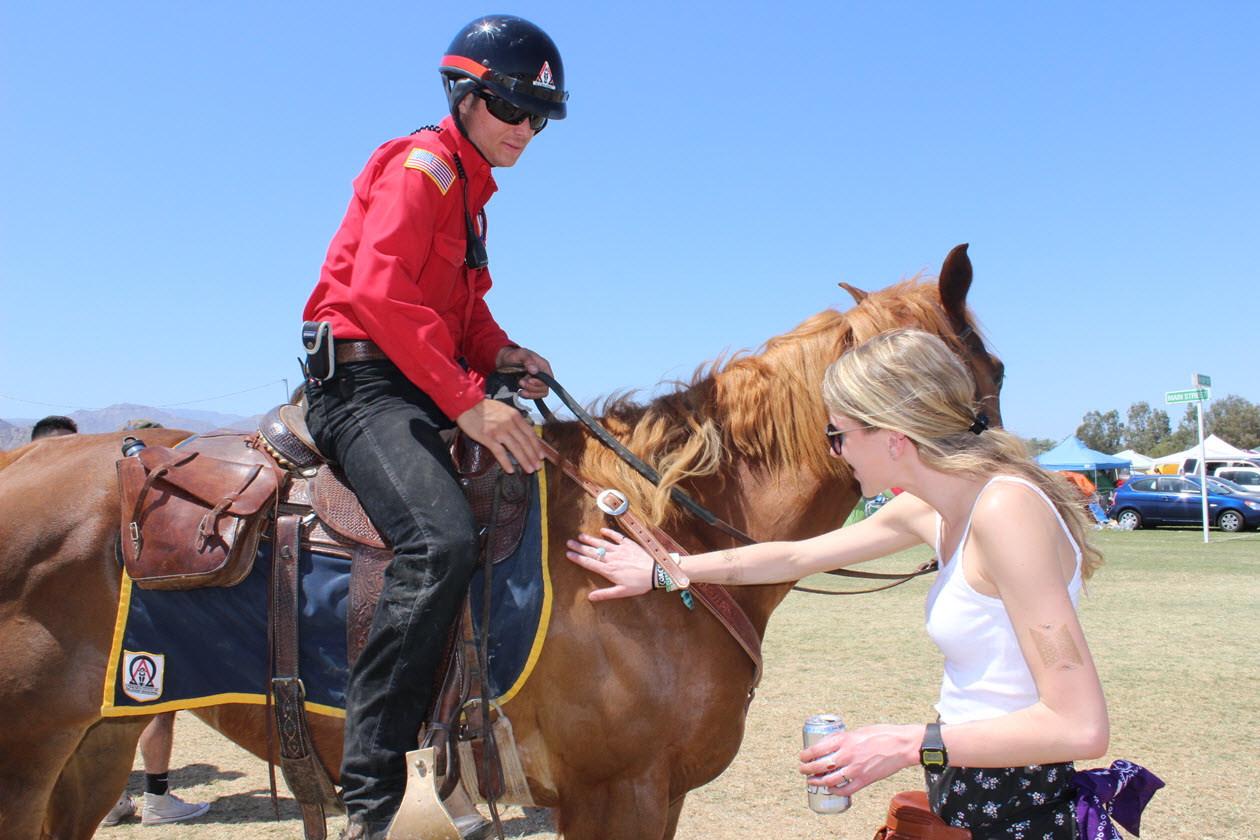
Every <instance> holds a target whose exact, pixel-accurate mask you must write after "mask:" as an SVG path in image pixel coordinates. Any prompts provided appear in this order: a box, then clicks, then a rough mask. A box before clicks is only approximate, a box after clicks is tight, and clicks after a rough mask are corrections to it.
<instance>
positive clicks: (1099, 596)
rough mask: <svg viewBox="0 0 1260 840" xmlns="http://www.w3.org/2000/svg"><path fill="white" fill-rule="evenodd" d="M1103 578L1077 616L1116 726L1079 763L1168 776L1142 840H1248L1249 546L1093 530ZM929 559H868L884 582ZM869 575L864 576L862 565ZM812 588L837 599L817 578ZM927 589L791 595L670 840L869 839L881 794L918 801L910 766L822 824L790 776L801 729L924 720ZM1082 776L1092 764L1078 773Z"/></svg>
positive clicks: (1252, 788) (1251, 819) (1254, 552)
mask: <svg viewBox="0 0 1260 840" xmlns="http://www.w3.org/2000/svg"><path fill="white" fill-rule="evenodd" d="M1094 537H1095V539H1096V543H1097V544H1098V545H1099V547H1100V548H1101V549H1102V550H1103V552H1104V553H1105V555H1106V557H1107V565H1106V566H1104V567H1103V568H1102V570H1101V571H1099V572H1098V574H1097V575H1095V577H1094V579H1093V581H1092V582H1091V583H1090V585H1089V588H1088V592H1087V594H1085V595H1083V596H1082V599H1081V607H1080V614H1081V620H1082V622H1083V624H1084V626H1085V632H1086V635H1087V637H1088V640H1089V644H1090V649H1091V651H1092V653H1093V655H1094V658H1095V660H1096V661H1097V664H1098V669H1099V672H1100V674H1101V676H1102V680H1103V685H1104V688H1105V690H1106V693H1107V700H1108V704H1109V708H1110V714H1111V731H1112V735H1111V749H1110V752H1109V754H1108V755H1107V757H1106V758H1104V759H1103V760H1101V761H1098V762H1089V763H1088V767H1102V766H1107V765H1109V764H1110V763H1111V761H1112V760H1113V759H1116V758H1127V759H1129V760H1131V761H1135V762H1137V763H1139V764H1141V765H1143V766H1145V767H1147V768H1148V769H1150V770H1151V771H1153V772H1154V773H1155V774H1156V775H1158V776H1159V777H1160V778H1162V779H1163V780H1164V781H1165V782H1166V784H1167V787H1165V788H1164V789H1163V790H1161V791H1159V792H1158V793H1157V794H1156V795H1155V797H1154V799H1153V800H1152V801H1151V804H1150V806H1149V807H1148V808H1147V810H1146V814H1145V817H1144V821H1143V825H1142V828H1143V832H1142V836H1143V837H1144V838H1157V840H1158V839H1159V838H1187V840H1188V838H1196V840H1198V838H1212V840H1227V838H1228V840H1236V838H1257V837H1260V802H1258V801H1257V794H1256V788H1257V783H1258V782H1260V769H1257V761H1256V759H1257V756H1260V734H1258V733H1260V728H1258V726H1257V719H1258V718H1260V692H1258V691H1257V677H1260V534H1257V533H1246V534H1242V535H1227V534H1223V533H1221V532H1219V531H1213V532H1212V533H1211V542H1210V543H1209V544H1207V545H1204V543H1203V535H1202V532H1201V531H1192V530H1185V531H1174V530H1167V529H1161V530H1146V531H1100V532H1095V534H1094ZM928 556H930V553H929V551H928V550H927V549H926V548H921V549H917V550H913V551H909V552H906V553H905V554H904V555H901V556H898V557H895V558H889V559H888V560H884V561H880V563H879V564H878V566H880V567H883V568H886V569H888V570H892V569H894V568H899V569H906V568H911V567H913V565H915V564H916V563H918V562H921V561H922V560H923V559H926V558H927V557H928ZM874 565H876V564H872V566H874ZM809 584H810V585H818V586H820V587H822V586H831V587H833V588H844V587H843V586H842V585H841V579H837V578H829V577H826V576H820V577H816V578H812V579H811V580H810V581H809ZM927 588H928V583H927V581H926V580H919V581H914V582H911V583H908V584H906V585H904V586H901V587H898V588H897V589H893V590H889V591H887V592H882V593H876V594H871V595H862V596H836V597H825V596H818V595H808V594H801V593H793V594H792V595H790V596H789V597H788V599H787V600H786V601H785V602H784V604H783V605H782V606H781V607H780V608H779V609H778V611H776V613H775V615H774V617H773V618H772V620H771V624H770V628H769V632H768V634H767V638H766V647H765V656H766V676H765V679H764V681H763V683H762V687H761V690H760V691H759V692H758V696H757V699H756V700H755V701H754V702H753V706H752V709H751V710H750V717H749V724H748V732H747V735H746V738H745V742H744V747H743V749H742V750H741V752H740V755H739V757H738V758H737V759H736V760H735V762H734V764H732V766H731V767H730V768H729V769H728V770H727V771H726V773H724V774H723V775H722V776H721V777H720V778H718V779H717V780H716V781H714V782H713V783H711V784H709V785H708V786H706V787H705V788H703V789H701V790H699V791H696V792H695V793H693V794H692V795H691V797H689V806H688V808H687V809H686V810H684V812H683V817H682V824H681V826H680V830H679V836H680V837H706V838H714V840H716V838H719V837H722V838H726V837H749V838H752V837H763V836H766V834H767V831H768V829H769V828H771V827H772V828H773V834H774V836H778V837H813V836H818V835H820V834H821V835H826V836H829V837H840V838H854V840H858V839H859V838H860V840H868V838H870V837H871V835H872V834H873V833H874V831H875V828H876V827H877V826H878V825H879V824H880V823H881V822H882V818H883V815H884V812H885V810H886V808H887V803H888V799H889V798H890V797H891V796H892V794H893V793H895V792H897V791H899V790H909V789H912V788H921V787H922V783H923V778H922V775H921V773H919V772H916V771H914V770H905V771H902V772H901V773H899V774H898V775H896V776H894V777H893V778H891V779H888V780H885V781H884V782H881V783H879V784H877V785H874V786H872V787H871V788H868V789H867V790H865V791H862V792H861V793H859V794H858V795H857V796H856V797H854V803H853V807H852V809H850V810H849V811H848V812H847V813H844V814H840V815H836V816H819V815H815V814H813V813H811V812H810V811H809V810H808V809H807V808H806V806H805V793H804V789H803V785H802V784H801V782H800V777H799V775H798V774H797V773H796V772H795V770H794V767H795V759H794V757H795V754H796V751H797V750H798V749H799V741H800V727H801V722H802V721H803V720H804V719H805V718H806V717H807V716H809V715H811V714H816V713H819V712H838V713H840V714H842V715H843V716H844V717H845V719H846V721H847V722H848V723H849V725H850V726H860V725H863V724H867V723H877V722H893V723H907V722H917V721H926V720H928V719H929V718H930V717H931V716H932V715H933V714H934V713H933V711H932V703H933V702H934V701H935V699H936V694H937V691H938V689H939V682H940V667H941V665H940V658H939V655H938V654H937V652H936V649H935V647H934V646H933V645H932V643H931V641H930V640H929V639H928V638H927V635H926V633H925V632H924V630H923V604H924V598H925V595H926V592H927ZM1081 769H1086V767H1084V766H1083V767H1081Z"/></svg>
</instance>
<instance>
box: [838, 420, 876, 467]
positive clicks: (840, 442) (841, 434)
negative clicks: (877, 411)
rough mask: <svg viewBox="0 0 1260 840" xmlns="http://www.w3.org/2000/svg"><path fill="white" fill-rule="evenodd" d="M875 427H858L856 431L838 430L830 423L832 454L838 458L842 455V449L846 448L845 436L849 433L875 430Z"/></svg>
mask: <svg viewBox="0 0 1260 840" xmlns="http://www.w3.org/2000/svg"><path fill="white" fill-rule="evenodd" d="M873 428H875V427H874V426H858V427H857V428H855V429H837V428H836V427H835V426H833V425H831V424H830V423H828V424H827V443H828V444H829V445H830V446H831V451H832V453H833V454H834V455H835V456H836V457H837V458H840V457H842V456H841V455H840V447H842V446H844V436H845V435H846V434H848V433H849V432H858V431H861V430H862V429H873Z"/></svg>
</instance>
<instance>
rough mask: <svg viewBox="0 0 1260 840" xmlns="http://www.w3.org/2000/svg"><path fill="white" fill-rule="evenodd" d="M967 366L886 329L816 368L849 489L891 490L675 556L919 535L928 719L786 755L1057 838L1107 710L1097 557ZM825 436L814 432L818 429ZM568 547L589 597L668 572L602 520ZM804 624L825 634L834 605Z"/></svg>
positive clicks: (1004, 835)
mask: <svg viewBox="0 0 1260 840" xmlns="http://www.w3.org/2000/svg"><path fill="white" fill-rule="evenodd" d="M974 394H975V385H974V382H973V380H972V378H971V375H970V373H969V372H968V371H967V369H966V368H965V367H964V366H963V365H962V363H961V362H960V361H959V360H958V358H957V357H956V356H955V355H954V354H953V353H951V352H950V350H949V349H948V347H947V346H946V345H945V343H944V342H943V341H941V340H940V339H939V338H937V337H936V336H933V335H929V334H928V333H925V332H921V331H917V330H896V331H892V332H888V333H884V334H882V335H880V336H877V337H876V338H874V339H872V340H870V341H868V342H866V343H865V344H862V345H860V346H858V347H856V348H854V349H853V350H850V351H849V352H847V353H846V354H845V355H843V356H842V357H841V358H840V359H839V360H837V361H836V362H835V363H834V364H833V365H832V366H831V367H830V368H829V369H828V371H827V374H826V376H825V378H824V382H823V396H824V401H825V402H826V405H827V408H828V411H829V413H830V420H831V424H830V425H829V426H828V428H827V431H826V436H827V440H828V441H829V442H830V444H831V450H832V453H833V454H834V455H835V456H836V457H841V458H844V459H845V460H846V461H847V462H848V463H849V465H850V466H851V467H852V468H853V475H854V478H855V479H856V480H857V481H858V482H859V484H860V485H861V487H862V492H863V494H866V493H874V492H876V491H878V490H879V489H881V488H884V487H901V488H904V490H905V492H904V493H901V494H900V495H898V496H897V497H896V498H895V499H893V500H892V501H890V502H888V503H887V504H886V505H884V506H883V508H881V509H880V510H879V512H878V513H876V514H875V515H873V516H871V517H869V518H867V519H865V520H863V521H861V522H858V523H856V524H854V525H851V526H848V527H845V528H841V529H839V530H836V531H832V532H831V533H828V534H823V535H822V536H819V537H815V538H813V539H807V540H803V541H800V542H771V543H762V544H759V545H752V546H746V547H739V548H734V549H728V550H723V551H715V552H710V553H707V554H697V555H693V556H690V557H683V558H681V565H682V568H683V570H684V571H686V573H687V574H688V575H689V576H690V577H691V579H692V580H696V581H704V582H711V583H719V584H736V583H738V584H763V583H781V582H787V581H796V580H799V579H801V578H804V577H807V576H809V575H811V574H814V573H816V572H823V571H827V570H830V569H836V568H842V567H846V566H852V565H854V564H856V563H861V562H863V561H866V560H872V559H875V558H877V557H882V556H885V555H888V554H892V553H895V552H898V551H902V550H905V549H907V548H911V547H913V546H915V545H917V544H920V543H925V544H927V545H929V546H932V547H933V548H935V549H936V552H937V556H938V557H939V558H940V561H941V568H940V571H939V572H938V573H937V576H936V580H935V582H934V583H933V585H932V587H931V589H930V591H929V593H928V597H927V629H928V634H929V636H931V638H932V640H933V641H934V642H935V643H936V645H937V646H938V647H939V648H940V650H941V652H942V654H943V655H944V660H945V669H944V670H945V674H944V678H943V680H942V684H941V692H940V700H939V702H938V703H937V704H936V711H937V715H934V716H932V718H930V719H929V722H927V723H915V724H901V725H893V724H876V725H872V726H863V727H860V728H856V729H852V730H849V731H846V732H840V733H836V734H834V735H830V736H828V737H827V738H824V739H823V740H822V741H820V742H819V743H818V744H816V745H814V746H812V747H810V748H808V749H806V750H804V751H803V752H801V754H800V761H801V764H800V766H799V769H800V771H801V772H802V773H804V774H805V775H806V776H807V777H808V780H809V783H810V784H814V785H820V786H824V787H826V788H827V789H828V790H829V791H830V792H832V793H835V794H839V795H849V794H852V793H855V792H857V791H860V790H861V789H862V788H864V787H866V786H867V785H869V784H871V783H872V782H875V781H878V780H880V779H884V778H886V777H888V776H891V775H892V774H894V773H896V772H898V771H900V770H902V769H904V768H907V767H911V766H915V765H920V764H922V765H923V767H924V768H925V770H924V772H925V780H926V784H927V789H928V800H929V803H930V805H931V807H932V810H933V811H934V812H935V813H936V814H937V815H939V816H940V817H942V818H943V819H945V820H946V821H947V822H948V823H950V824H951V825H955V826H959V827H963V828H967V829H969V830H970V831H971V832H972V837H973V840H997V838H1001V840H1013V838H1016V837H1028V838H1033V837H1035V838H1038V840H1069V838H1075V837H1076V836H1077V833H1076V810H1075V806H1076V795H1075V791H1074V790H1073V788H1072V785H1071V782H1072V778H1073V776H1074V768H1073V765H1072V762H1073V761H1075V760H1079V759H1086V758H1095V757H1098V756H1101V755H1103V753H1105V752H1106V750H1107V744H1108V740H1109V732H1110V730H1109V722H1108V715H1107V704H1106V701H1105V699H1104V697H1103V690H1102V685H1101V682H1100V680H1099V677H1098V672H1097V671H1096V670H1095V668H1094V662H1093V659H1092V658H1091V657H1090V653H1089V648H1088V646H1087V645H1086V643H1085V634H1084V632H1083V631H1082V629H1081V624H1080V621H1079V620H1078V619H1077V615H1076V606H1077V599H1078V596H1079V593H1080V588H1081V584H1082V581H1083V580H1084V579H1086V578H1088V577H1089V576H1090V575H1091V574H1092V572H1093V571H1094V570H1095V569H1096V568H1097V567H1098V566H1099V565H1100V564H1101V556H1100V555H1099V553H1098V552H1097V551H1096V550H1095V549H1093V548H1091V547H1090V546H1089V545H1088V544H1087V543H1086V541H1085V535H1086V533H1087V530H1086V528H1087V525H1088V523H1087V522H1086V520H1085V518H1084V511H1083V508H1082V506H1081V503H1080V494H1079V492H1078V491H1077V490H1076V489H1075V488H1074V487H1072V486H1071V485H1069V484H1068V483H1067V482H1066V481H1063V480H1062V479H1061V478H1058V477H1055V476H1052V475H1051V474H1050V473H1047V472H1046V471H1045V470H1043V469H1041V468H1040V467H1039V466H1037V465H1036V464H1035V463H1034V462H1033V461H1031V460H1030V459H1029V458H1028V455H1027V450H1026V447H1025V446H1024V444H1023V442H1022V441H1020V440H1019V439H1018V438H1017V437H1015V436H1014V435H1011V434H1010V433H1008V432H1006V431H1004V430H1002V429H990V428H989V427H988V420H987V418H986V417H985V416H984V415H983V414H982V413H981V412H980V411H979V407H978V405H977V404H976V402H975V398H974ZM820 438H821V430H820ZM568 546H569V551H568V557H569V559H570V560H572V561H574V562H576V563H578V564H579V565H581V566H583V567H584V568H586V569H589V570H591V571H592V572H595V573H597V574H599V575H602V576H603V577H605V578H607V579H608V580H609V581H611V582H612V584H613V585H612V586H611V587H607V588H603V589H597V590H596V591H594V592H592V593H591V595H590V598H591V600H592V601H603V600H607V599H610V598H619V597H625V596H630V595H638V594H641V593H644V592H647V591H649V590H650V589H652V588H654V585H660V586H663V587H664V588H669V585H670V581H669V580H667V579H666V577H667V576H663V575H662V570H661V569H660V567H659V566H657V565H656V564H655V563H654V562H653V560H652V558H651V557H650V556H649V555H648V554H647V553H646V552H645V551H644V550H643V549H642V548H640V547H639V546H638V545H636V544H635V543H634V542H632V541H630V540H626V539H625V538H624V537H623V536H622V535H621V534H619V533H617V532H616V531H613V530H611V529H605V530H604V531H603V534H602V536H601V537H594V536H590V535H586V534H583V535H581V536H580V537H579V538H578V539H577V540H571V541H569V543H568ZM817 629H818V632H819V633H820V634H825V635H834V634H835V633H836V632H837V628H836V627H835V625H834V622H833V621H832V620H831V619H830V618H826V619H820V621H819V625H818V628H817Z"/></svg>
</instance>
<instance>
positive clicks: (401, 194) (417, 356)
mask: <svg viewBox="0 0 1260 840" xmlns="http://www.w3.org/2000/svg"><path fill="white" fill-rule="evenodd" d="M456 153H458V154H459V158H460V161H461V162H462V163H463V166H464V172H465V173H466V174H467V176H468V183H467V187H468V212H469V213H470V214H471V215H472V218H473V219H474V220H476V219H477V217H478V213H479V211H480V210H481V209H482V208H483V207H484V206H485V204H486V202H487V201H488V200H489V199H490V196H491V195H493V194H494V192H495V190H496V189H497V186H496V185H495V182H494V177H493V176H492V175H491V173H490V165H489V164H488V163H487V162H486V160H485V158H483V157H482V156H481V154H480V153H479V152H478V151H477V150H476V148H475V147H473V145H472V144H471V143H469V142H468V140H467V138H465V137H464V136H463V135H462V134H460V132H459V130H458V129H457V128H455V124H454V120H452V119H451V118H450V117H449V116H448V117H447V118H446V119H444V120H443V121H442V123H441V131H431V130H422V131H419V132H417V133H415V134H412V135H409V136H407V137H400V138H398V139H397V140H391V141H389V142H388V143H385V144H384V145H383V146H381V147H380V148H378V149H377V150H376V151H375V152H374V153H373V154H372V157H371V159H370V160H369V161H368V163H367V166H365V167H364V168H363V172H361V173H360V174H359V177H357V178H356V179H355V180H354V197H353V198H352V199H351V201H350V207H349V208H348V209H347V210H346V215H345V218H344V219H343V220H342V222H341V227H340V229H339V230H338V231H337V233H336V235H335V236H334V237H333V240H332V244H331V245H329V246H328V256H327V258H326V259H325V260H324V265H323V268H322V269H321V270H320V276H319V282H318V283H317V284H316V286H315V290H314V291H313V292H312V293H311V297H310V299H309V300H308V301H307V303H306V309H305V310H304V312H303V318H305V319H306V320H308V321H328V322H330V323H331V325H332V333H333V337H334V339H335V340H337V341H342V340H346V339H350V340H353V339H370V340H371V341H374V342H376V344H377V345H378V346H379V347H380V348H381V350H382V351H384V353H385V355H387V356H388V357H389V358H390V360H391V361H393V363H394V364H396V365H397V366H398V368H399V369H400V370H401V371H402V372H403V374H404V375H405V376H406V377H407V378H408V379H410V380H411V381H412V382H413V383H415V385H416V386H417V387H419V388H420V389H421V390H422V391H424V392H425V393H426V394H428V395H429V396H430V397H432V398H433V400H434V402H436V403H437V404H438V407H439V408H441V409H442V411H444V412H445V413H446V415H447V416H448V417H450V418H452V419H454V418H457V417H459V415H460V414H462V413H464V412H465V411H466V410H468V409H469V408H472V407H473V406H474V405H476V404H477V403H478V402H479V401H480V400H481V399H482V397H483V388H484V380H483V375H484V374H486V373H489V372H490V371H492V370H494V366H495V357H496V355H497V354H498V351H499V350H500V349H502V348H503V346H504V345H506V344H509V343H510V341H509V339H508V337H507V333H505V332H504V331H503V330H502V329H501V328H500V327H499V325H498V323H496V322H495V320H494V317H493V316H492V315H491V314H490V310H489V308H487V306H486V303H485V295H486V292H487V291H489V289H490V272H489V270H488V269H484V268H483V269H476V270H473V269H469V268H467V267H465V265H464V253H465V239H466V236H467V234H466V227H465V222H464V194H463V184H462V183H461V180H460V178H459V173H458V169H457V168H456V166H455V158H454V156H455V154H456ZM461 356H463V357H464V358H465V359H466V360H467V362H468V365H469V367H470V368H471V369H472V372H467V371H465V370H464V369H463V368H462V367H461V366H460V364H459V362H458V361H457V359H458V358H459V357H461Z"/></svg>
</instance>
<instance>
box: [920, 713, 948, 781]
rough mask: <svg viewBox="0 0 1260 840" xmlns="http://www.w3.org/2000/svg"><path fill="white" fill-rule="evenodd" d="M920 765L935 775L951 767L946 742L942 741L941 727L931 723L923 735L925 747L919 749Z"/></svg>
mask: <svg viewBox="0 0 1260 840" xmlns="http://www.w3.org/2000/svg"><path fill="white" fill-rule="evenodd" d="M919 763H920V764H922V765H923V766H924V767H926V768H927V769H929V770H931V771H932V772H933V773H939V772H941V771H942V770H944V769H945V768H946V767H948V766H949V753H947V752H946V751H945V742H944V741H942V740H941V725H940V724H939V723H929V724H928V725H927V731H926V732H924V733H923V746H921V747H919Z"/></svg>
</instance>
